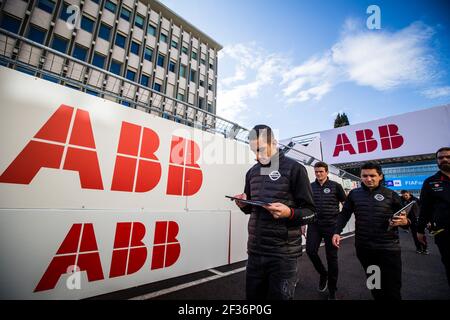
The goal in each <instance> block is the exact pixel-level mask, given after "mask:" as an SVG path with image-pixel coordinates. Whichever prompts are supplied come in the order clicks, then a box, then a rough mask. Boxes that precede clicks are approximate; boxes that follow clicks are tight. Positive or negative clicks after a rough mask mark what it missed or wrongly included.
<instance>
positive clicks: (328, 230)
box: [306, 224, 339, 291]
mask: <svg viewBox="0 0 450 320" xmlns="http://www.w3.org/2000/svg"><path fill="white" fill-rule="evenodd" d="M334 230H335V226H319V225H318V224H310V225H308V231H307V234H306V253H307V254H308V257H309V259H311V262H312V264H313V265H314V268H315V269H316V270H317V272H318V273H319V274H320V275H322V276H328V288H329V290H330V291H335V290H336V288H337V280H338V272H339V269H338V256H337V252H338V249H337V248H336V247H335V246H333V243H332V242H331V239H332V238H333V234H334ZM322 239H324V241H325V253H326V257H327V265H328V271H327V269H326V268H325V266H324V265H323V263H322V260H320V257H319V254H318V252H319V247H320V243H321V242H322Z"/></svg>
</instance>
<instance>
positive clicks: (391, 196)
mask: <svg viewBox="0 0 450 320" xmlns="http://www.w3.org/2000/svg"><path fill="white" fill-rule="evenodd" d="M382 180H383V172H382V170H381V167H380V165H378V164H375V163H371V162H367V163H365V164H364V165H363V166H362V167H361V182H362V185H361V187H360V188H356V189H353V190H352V191H350V193H349V194H348V197H347V200H346V201H345V203H344V206H343V208H342V211H341V214H340V215H339V216H338V222H337V227H336V231H335V235H334V236H333V240H332V241H333V245H335V246H336V247H338V248H339V244H340V240H341V236H340V234H341V232H342V230H343V229H344V227H345V225H346V224H347V222H348V221H349V220H350V217H351V215H352V214H353V213H354V214H355V227H356V229H355V247H356V256H357V257H358V259H359V261H360V263H361V265H362V267H363V268H364V272H366V274H367V276H368V277H369V276H370V275H372V273H373V271H371V270H373V267H378V268H379V269H378V270H379V275H378V276H379V280H380V281H379V282H378V283H377V281H375V285H374V286H372V285H370V286H369V284H368V283H366V285H367V287H368V289H370V290H371V293H372V296H373V297H374V299H375V300H401V286H402V260H401V249H400V240H399V237H398V230H397V229H398V228H397V227H399V226H401V227H405V228H406V227H408V226H409V224H410V223H411V222H410V221H409V220H408V218H407V212H406V210H407V209H408V208H402V205H401V199H400V196H399V195H398V194H397V193H396V192H395V191H392V190H390V189H388V188H385V187H383V186H382V185H381V181H382ZM369 267H370V268H369Z"/></svg>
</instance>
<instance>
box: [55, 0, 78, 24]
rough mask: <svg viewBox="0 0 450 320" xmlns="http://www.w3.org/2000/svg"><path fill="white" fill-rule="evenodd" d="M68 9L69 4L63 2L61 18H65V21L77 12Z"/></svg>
mask: <svg viewBox="0 0 450 320" xmlns="http://www.w3.org/2000/svg"><path fill="white" fill-rule="evenodd" d="M68 9H69V5H68V4H67V3H65V2H63V5H62V8H61V12H60V13H59V18H60V19H61V20H63V21H67V20H69V17H70V16H71V15H72V14H73V13H74V12H75V11H72V10H68Z"/></svg>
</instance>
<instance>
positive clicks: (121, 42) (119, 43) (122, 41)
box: [116, 33, 126, 48]
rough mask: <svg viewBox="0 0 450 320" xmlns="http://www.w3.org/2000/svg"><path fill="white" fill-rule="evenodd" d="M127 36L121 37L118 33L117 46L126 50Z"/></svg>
mask: <svg viewBox="0 0 450 320" xmlns="http://www.w3.org/2000/svg"><path fill="white" fill-rule="evenodd" d="M125 40H126V38H125V36H123V35H121V34H120V33H118V34H117V35H116V46H118V47H121V48H125Z"/></svg>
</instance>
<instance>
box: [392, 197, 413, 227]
mask: <svg viewBox="0 0 450 320" xmlns="http://www.w3.org/2000/svg"><path fill="white" fill-rule="evenodd" d="M415 203H416V201H415V200H413V201H411V202H410V203H408V204H407V205H406V206H404V207H403V208H401V209H400V210H398V211H397V212H395V213H394V214H393V215H392V216H391V217H390V218H389V221H391V220H392V218H394V217H399V216H400V213H401V212H403V211H406V215H407V216H408V213H409V212H410V211H411V208H412V206H413V205H414V204H415ZM392 228H395V227H391V226H388V231H391V230H392Z"/></svg>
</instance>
